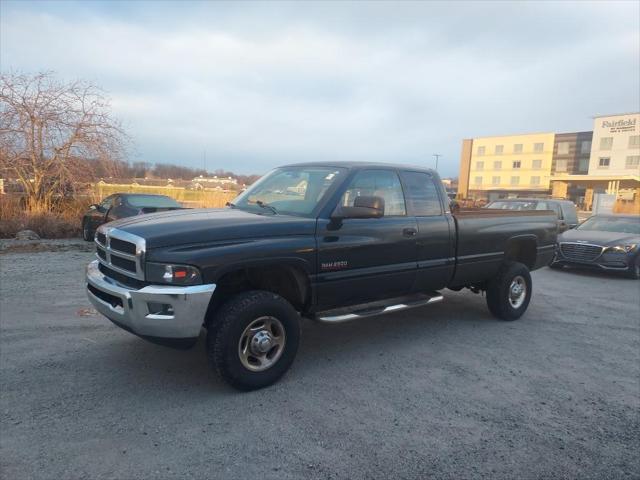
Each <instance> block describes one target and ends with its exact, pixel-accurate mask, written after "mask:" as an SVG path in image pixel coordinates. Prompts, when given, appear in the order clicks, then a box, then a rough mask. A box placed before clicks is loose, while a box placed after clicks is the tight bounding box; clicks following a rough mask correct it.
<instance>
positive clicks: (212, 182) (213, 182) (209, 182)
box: [191, 175, 238, 190]
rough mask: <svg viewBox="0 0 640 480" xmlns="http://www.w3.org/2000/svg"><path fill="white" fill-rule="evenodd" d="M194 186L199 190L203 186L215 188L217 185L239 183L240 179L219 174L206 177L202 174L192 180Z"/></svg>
mask: <svg viewBox="0 0 640 480" xmlns="http://www.w3.org/2000/svg"><path fill="white" fill-rule="evenodd" d="M191 184H192V188H195V189H197V190H200V189H203V188H213V187H216V186H220V187H221V186H223V185H238V180H237V179H235V178H233V177H218V176H217V175H214V176H213V177H205V176H203V175H200V176H198V177H195V178H194V179H193V180H192V181H191Z"/></svg>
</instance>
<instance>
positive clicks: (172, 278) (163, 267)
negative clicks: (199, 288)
mask: <svg viewBox="0 0 640 480" xmlns="http://www.w3.org/2000/svg"><path fill="white" fill-rule="evenodd" d="M146 279H147V281H149V282H153V283H166V284H169V285H198V284H201V283H202V277H201V276H200V270H198V269H197V268H196V267H192V266H190V265H173V264H166V263H147V265H146Z"/></svg>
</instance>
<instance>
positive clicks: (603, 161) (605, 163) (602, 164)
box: [598, 157, 611, 168]
mask: <svg viewBox="0 0 640 480" xmlns="http://www.w3.org/2000/svg"><path fill="white" fill-rule="evenodd" d="M610 162H611V158H609V157H600V159H599V161H598V168H609V163H610Z"/></svg>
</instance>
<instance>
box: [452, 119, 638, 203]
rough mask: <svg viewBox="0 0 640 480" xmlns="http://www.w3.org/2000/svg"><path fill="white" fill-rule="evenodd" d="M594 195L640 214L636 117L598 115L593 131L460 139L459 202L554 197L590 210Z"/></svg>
mask: <svg viewBox="0 0 640 480" xmlns="http://www.w3.org/2000/svg"><path fill="white" fill-rule="evenodd" d="M596 193H608V194H614V195H616V197H617V203H616V211H617V212H635V213H640V113H627V114H616V115H602V116H597V117H595V118H594V125H593V132H573V133H558V134H554V133H534V134H524V135H509V136H496V137H481V138H473V139H465V140H463V141H462V152H461V155H460V176H459V185H458V196H460V197H462V198H469V199H472V200H475V201H478V200H482V201H491V200H495V199H497V198H504V197H525V196H526V197H541V196H553V197H558V198H568V199H571V200H572V201H573V202H574V203H576V204H578V206H579V207H581V208H583V209H585V210H591V207H592V204H593V196H594V194H596Z"/></svg>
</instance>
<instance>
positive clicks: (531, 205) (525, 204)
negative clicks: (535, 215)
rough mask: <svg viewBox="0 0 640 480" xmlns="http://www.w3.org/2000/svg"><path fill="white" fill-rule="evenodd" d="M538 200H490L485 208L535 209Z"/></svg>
mask: <svg viewBox="0 0 640 480" xmlns="http://www.w3.org/2000/svg"><path fill="white" fill-rule="evenodd" d="M537 204H538V202H531V201H525V200H523V201H520V202H518V201H509V202H501V201H496V202H491V203H490V204H489V205H487V207H486V208H494V209H497V210H536V206H537Z"/></svg>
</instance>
